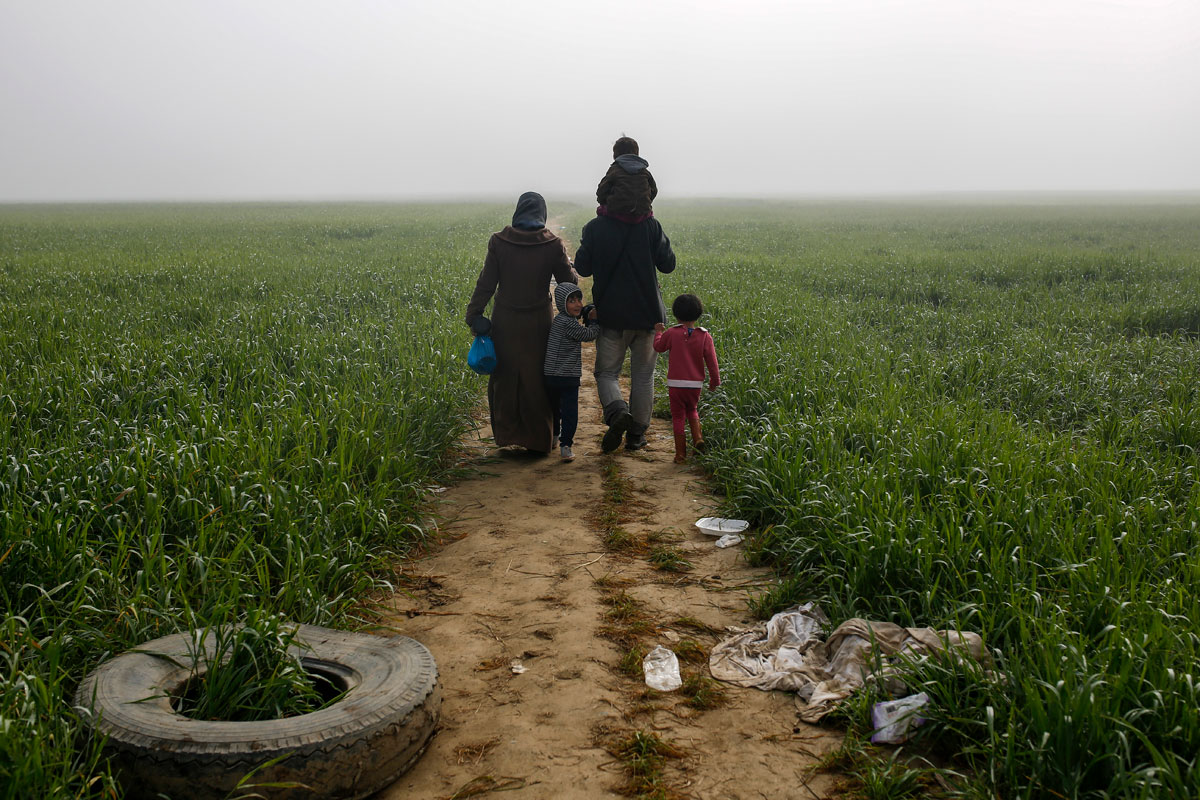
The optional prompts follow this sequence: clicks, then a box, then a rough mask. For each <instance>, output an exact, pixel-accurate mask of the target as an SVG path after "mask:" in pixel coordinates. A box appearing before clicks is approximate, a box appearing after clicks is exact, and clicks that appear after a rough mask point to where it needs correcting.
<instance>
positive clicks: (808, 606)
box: [708, 602, 987, 722]
mask: <svg viewBox="0 0 1200 800" xmlns="http://www.w3.org/2000/svg"><path fill="white" fill-rule="evenodd" d="M828 625H829V618H828V617H826V616H825V613H824V612H823V611H822V610H821V609H820V607H819V606H817V605H816V604H815V603H811V602H810V603H805V604H803V605H800V606H794V607H792V608H789V609H787V610H786V611H781V612H779V613H778V614H776V615H775V616H773V617H771V619H769V620H768V621H766V622H763V623H760V624H758V625H756V626H755V627H753V628H750V629H747V630H741V631H737V632H735V634H734V635H733V636H730V637H729V638H727V639H725V640H723V641H722V642H720V643H719V644H717V646H716V647H714V648H713V651H712V654H711V655H710V656H709V659H708V668H709V671H710V672H712V676H713V677H714V678H716V679H718V680H721V681H725V682H727V683H732V684H736V685H738V686H746V687H752V688H756V689H763V690H772V689H780V690H783V691H790V692H795V693H796V705H797V709H798V711H799V713H800V719H802V720H804V721H805V722H816V721H817V720H819V719H821V717H823V716H825V715H826V714H828V713H829V712H830V711H833V709H834V708H835V707H836V706H837V704H838V703H839V702H841V701H842V700H844V699H845V698H847V697H849V696H850V694H851V693H853V692H854V691H855V690H857V689H859V688H861V687H862V686H863V685H864V683H866V682H867V681H868V680H873V681H887V682H888V683H887V684H886V685H887V688H888V690H889V691H891V692H893V693H896V694H901V693H903V692H904V691H905V688H904V685H903V682H901V681H899V680H898V679H897V678H896V677H895V674H894V670H893V668H892V665H893V664H894V663H895V662H897V661H898V660H901V659H908V660H912V659H914V658H923V657H928V656H929V655H932V654H937V653H943V652H945V651H947V650H949V651H950V652H951V653H952V655H953V656H954V657H960V658H970V659H972V660H974V661H978V662H984V661H985V660H986V659H987V654H986V652H985V651H984V649H983V639H982V637H980V635H979V634H977V633H970V632H968V633H960V632H959V631H945V630H942V631H938V630H934V629H933V628H903V627H901V626H899V625H896V624H895V623H892V622H870V621H868V620H865V619H860V618H858V617H855V618H853V619H848V620H846V621H845V622H843V623H842V624H841V625H839V626H838V627H837V628H836V629H835V630H834V631H833V632H832V633H831V634H829V637H828V638H822V636H821V632H822V630H824V629H825V628H826V627H827V626H828ZM876 655H878V656H879V659H878V660H879V661H880V662H881V663H882V664H883V669H882V670H881V671H880V673H879V674H875V665H876V660H877V659H876Z"/></svg>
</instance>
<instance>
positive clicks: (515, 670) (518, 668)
mask: <svg viewBox="0 0 1200 800" xmlns="http://www.w3.org/2000/svg"><path fill="white" fill-rule="evenodd" d="M511 669H512V674H513V675H524V674H525V673H526V672H528V671H529V667H527V666H525V665H524V664H522V663H521V662H520V661H514V662H512V666H511Z"/></svg>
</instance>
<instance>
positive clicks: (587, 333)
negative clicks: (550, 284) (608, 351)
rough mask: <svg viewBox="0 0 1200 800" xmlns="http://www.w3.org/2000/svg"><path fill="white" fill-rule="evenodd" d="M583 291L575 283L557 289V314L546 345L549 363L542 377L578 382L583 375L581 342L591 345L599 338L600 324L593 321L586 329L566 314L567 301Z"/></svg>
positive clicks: (555, 295)
mask: <svg viewBox="0 0 1200 800" xmlns="http://www.w3.org/2000/svg"><path fill="white" fill-rule="evenodd" d="M578 291H580V289H579V287H578V286H576V285H575V284H573V283H560V284H559V285H558V286H556V287H555V288H554V304H555V305H556V306H558V314H557V315H556V316H555V317H554V321H553V322H552V323H550V340H549V341H548V342H547V343H546V363H545V366H544V367H543V368H542V374H543V375H557V376H559V377H561V378H578V377H581V376H582V375H583V354H582V347H581V346H580V344H581V343H582V342H590V341H592V340H593V339H596V338H598V337H599V336H600V323H599V322H597V321H596V320H591V321H590V322H588V323H587V326H586V327H585V326H583V325H580V324H579V320H578V319H576V318H575V317H572V316H571V315H570V314H568V313H567V298H568V297H570V296H571V295H573V294H574V293H575V292H578Z"/></svg>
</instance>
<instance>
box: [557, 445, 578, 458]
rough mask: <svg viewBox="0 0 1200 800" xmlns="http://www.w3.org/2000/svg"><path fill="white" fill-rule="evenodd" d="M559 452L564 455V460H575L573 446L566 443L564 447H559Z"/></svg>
mask: <svg viewBox="0 0 1200 800" xmlns="http://www.w3.org/2000/svg"><path fill="white" fill-rule="evenodd" d="M558 454H559V455H560V456H562V460H563V461H574V460H575V453H573V452H572V451H571V448H569V447H567V446H566V445H563V446H562V447H560V448H559V450H558Z"/></svg>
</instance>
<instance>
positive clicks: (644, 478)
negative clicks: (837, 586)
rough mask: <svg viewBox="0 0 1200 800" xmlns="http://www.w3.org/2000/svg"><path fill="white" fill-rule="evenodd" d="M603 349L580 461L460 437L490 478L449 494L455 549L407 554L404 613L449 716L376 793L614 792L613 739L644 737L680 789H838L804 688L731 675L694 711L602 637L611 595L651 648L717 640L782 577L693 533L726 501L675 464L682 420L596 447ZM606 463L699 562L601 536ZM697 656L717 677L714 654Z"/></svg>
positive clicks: (778, 794) (584, 399)
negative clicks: (732, 679) (649, 555)
mask: <svg viewBox="0 0 1200 800" xmlns="http://www.w3.org/2000/svg"><path fill="white" fill-rule="evenodd" d="M593 352H594V348H593V347H592V346H591V345H584V359H585V365H584V378H583V387H582V388H581V390H580V429H579V434H578V435H577V437H576V448H575V451H576V454H577V456H578V457H577V459H576V460H575V461H574V462H573V463H563V462H561V461H560V460H559V458H558V457H557V454H555V455H554V456H551V457H536V456H532V455H529V454H525V453H524V452H509V451H501V450H498V449H496V448H495V447H493V446H492V443H491V440H490V438H489V437H490V430H489V429H488V427H487V425H486V416H485V419H484V421H483V423H482V424H481V427H480V429H479V430H478V431H477V432H476V435H474V436H472V437H470V438H469V439H468V440H467V441H465V442H464V443H463V449H464V459H465V461H466V463H468V464H469V465H472V466H474V467H475V468H477V470H478V473H477V477H473V478H470V479H467V480H463V481H462V482H460V483H458V484H456V485H453V486H450V487H448V488H447V489H446V490H445V491H444V492H443V493H441V494H440V495H439V498H440V500H439V503H438V508H437V510H436V511H437V514H438V515H439V516H440V518H441V519H442V523H441V526H440V531H441V535H442V542H443V543H442V545H440V547H439V548H438V549H437V550H436V552H432V553H430V554H429V555H427V556H426V557H424V558H422V559H419V560H417V561H415V562H414V563H412V564H411V565H410V567H409V568H408V585H407V588H406V591H404V592H402V593H400V594H397V595H396V596H395V598H394V601H393V603H392V607H393V608H394V618H393V619H391V620H390V621H389V625H390V626H391V627H392V628H394V629H395V630H396V631H398V632H400V633H403V634H405V635H408V636H411V637H413V638H415V639H417V640H418V641H420V642H422V643H424V644H425V645H426V646H427V647H428V648H429V649H430V650H431V651H432V652H433V654H434V657H435V658H436V659H437V663H438V666H439V669H440V673H441V681H442V683H443V686H444V691H445V700H444V703H443V707H442V718H441V723H440V725H439V728H438V731H437V733H436V735H435V736H434V737H433V739H432V741H431V743H430V745H429V749H428V750H427V751H426V753H425V755H424V756H423V757H422V758H421V760H420V761H419V762H418V764H417V765H416V767H415V768H414V769H413V770H412V771H411V772H410V773H408V774H407V775H405V776H404V777H403V778H402V779H401V780H400V781H398V782H397V783H396V784H394V785H393V786H392V787H390V788H388V789H386V790H384V791H383V792H381V793H380V794H379V795H377V797H378V798H382V799H383V800H399V799H400V798H406V799H412V798H439V799H443V800H444V799H448V798H457V797H468V796H471V797H479V796H491V795H492V793H493V792H499V791H500V790H504V789H508V790H513V791H514V793H513V794H511V795H510V794H507V793H506V794H504V795H503V796H505V797H509V796H512V797H529V798H593V797H609V796H615V793H616V792H618V791H619V790H620V789H621V787H622V786H623V785H625V784H626V781H627V774H626V772H625V767H624V765H623V763H622V762H621V761H620V760H619V759H617V758H616V757H615V756H614V755H612V754H611V752H610V750H611V748H612V746H613V743H614V742H615V741H617V740H619V739H620V738H621V737H623V736H628V735H629V734H630V733H632V732H634V731H647V732H653V733H654V734H656V735H657V736H658V737H660V738H661V739H663V740H665V741H667V742H669V743H671V744H673V745H674V746H675V747H676V748H677V749H678V751H679V754H680V755H681V757H680V758H676V759H668V761H667V766H666V772H665V775H664V780H665V781H666V783H667V785H668V786H670V787H671V788H672V789H673V790H674V791H675V792H677V793H678V794H677V795H673V796H680V797H690V798H697V799H703V800H707V799H708V798H772V799H775V798H816V797H826V796H830V795H831V794H832V793H833V791H834V789H833V787H834V784H835V780H836V779H835V777H833V776H829V775H824V774H812V773H811V772H809V771H808V770H807V767H809V766H810V765H811V764H812V763H813V761H814V759H815V757H818V756H820V755H822V754H824V753H827V752H829V751H830V750H832V749H834V748H836V747H837V746H838V744H840V738H841V737H840V735H838V734H837V733H836V732H835V731H832V730H828V729H823V728H815V727H811V726H807V725H804V724H802V723H799V722H798V721H797V719H796V712H795V709H794V707H793V703H792V698H791V696H790V695H787V694H783V693H768V692H760V691H756V690H751V689H739V688H736V687H728V688H727V700H726V703H725V704H724V705H723V706H721V707H718V708H714V709H711V710H707V711H698V710H695V709H693V708H691V707H690V706H688V705H687V704H686V703H685V702H684V700H683V698H682V697H680V696H679V695H678V693H671V694H659V693H654V692H649V691H648V690H646V687H645V685H644V684H643V682H642V680H641V679H640V677H639V678H637V679H635V678H633V677H630V676H628V675H626V674H623V673H622V672H620V670H619V669H618V664H619V662H620V660H621V657H622V656H623V655H624V654H625V653H626V652H627V649H628V647H627V646H625V647H622V646H619V645H618V644H615V643H614V642H612V641H611V640H610V639H611V636H610V637H609V638H605V636H604V635H603V633H602V628H604V627H605V626H606V625H608V624H609V623H611V622H612V620H611V616H609V617H606V613H608V612H609V611H610V605H609V604H606V603H605V598H606V597H611V596H612V594H613V592H614V591H621V590H623V591H625V592H627V594H628V595H629V596H632V597H633V598H635V599H636V600H637V601H638V603H639V604H640V607H641V609H642V611H643V612H644V613H645V614H646V615H647V616H648V618H649V620H650V621H651V623H652V625H653V628H651V629H650V630H649V632H648V633H647V634H645V637H644V639H643V642H644V643H645V644H646V645H649V646H651V647H652V646H653V645H654V644H655V643H661V644H664V645H666V646H668V647H672V646H673V645H675V646H677V645H678V643H679V642H680V641H681V640H684V639H688V638H691V639H693V640H694V641H696V642H698V643H699V644H700V645H701V646H702V647H703V648H704V649H705V652H707V650H708V649H709V648H711V646H712V645H713V643H715V642H716V641H717V639H718V638H719V636H720V635H721V632H722V631H723V630H724V629H725V628H726V627H727V626H737V625H749V624H751V622H752V620H751V618H750V617H749V615H748V613H747V611H746V603H745V597H746V593H747V592H749V591H752V588H753V587H754V586H755V585H756V584H759V583H761V582H763V581H764V580H766V577H767V576H766V574H765V573H764V571H762V570H759V569H753V568H750V567H748V566H747V565H746V563H745V561H744V560H743V558H742V557H741V555H740V552H739V548H736V547H735V548H730V549H725V550H718V549H717V548H715V547H714V544H713V543H714V539H713V538H711V537H708V536H705V535H702V534H700V533H699V532H698V531H697V530H696V529H695V527H693V523H694V522H695V520H696V519H698V518H699V517H702V516H705V515H707V514H708V513H709V512H711V511H712V510H713V500H712V498H711V496H710V495H709V494H708V492H707V491H706V488H705V484H704V481H703V477H702V475H701V474H700V472H699V471H698V470H697V469H696V468H694V467H691V466H690V465H683V466H680V465H676V464H674V463H673V462H672V458H673V455H674V447H673V444H672V439H671V430H670V422H669V421H668V420H661V419H655V420H654V421H653V422H652V424H651V428H650V431H649V433H648V438H649V441H650V446H649V447H648V448H647V449H646V450H643V451H640V452H637V453H631V452H627V451H625V450H624V449H621V450H619V451H617V452H616V453H614V454H613V455H611V456H605V455H603V454H602V453H601V451H600V438H601V436H602V434H603V432H604V427H603V425H602V423H601V415H600V408H599V404H598V402H597V399H596V392H595V383H594V381H593V379H592V377H591V363H592V358H593ZM484 415H486V412H484ZM606 464H612V465H615V467H616V472H618V473H619V474H620V476H621V480H622V484H623V486H624V487H625V490H626V491H625V496H624V497H623V498H622V499H621V501H620V503H619V505H620V507H621V511H622V523H621V525H622V527H623V529H624V530H626V531H628V532H629V533H631V534H634V535H635V536H641V535H646V534H652V535H656V536H657V537H658V538H660V539H662V538H665V539H669V540H672V541H670V542H668V543H669V544H671V545H673V546H674V547H676V548H678V549H679V550H680V551H682V553H683V554H684V555H685V556H686V558H687V559H688V560H689V561H690V562H691V563H692V565H693V567H692V569H690V570H688V571H686V572H682V573H671V572H664V571H660V570H658V569H655V568H654V567H653V566H652V565H651V564H650V563H648V561H647V560H646V557H645V554H644V553H643V554H640V555H639V554H622V553H618V552H612V551H610V550H608V549H606V547H605V544H604V541H603V537H602V535H601V533H600V527H599V526H598V524H597V521H596V520H597V515H598V514H599V513H600V512H601V511H602V510H603V509H604V508H605V507H606V503H608V506H607V507H610V508H611V507H613V506H614V505H616V502H615V501H614V500H613V499H612V496H611V495H609V496H608V499H607V500H606V494H605V486H604V476H605V465H606ZM609 480H610V481H611V467H610V472H609ZM681 619H682V620H684V621H683V622H681V621H680V620H681ZM696 622H699V623H702V624H703V625H704V626H707V627H708V628H710V629H711V630H709V631H698V630H697V629H696V624H695V623H696ZM687 669H690V670H691V671H693V672H698V673H701V672H702V674H704V675H707V667H706V666H700V665H697V666H691V665H686V664H685V670H687ZM522 670H523V671H522Z"/></svg>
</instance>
